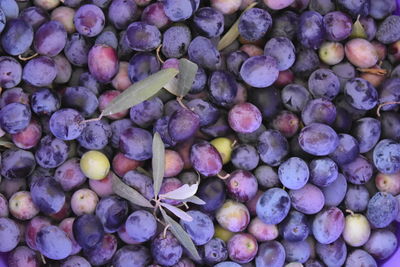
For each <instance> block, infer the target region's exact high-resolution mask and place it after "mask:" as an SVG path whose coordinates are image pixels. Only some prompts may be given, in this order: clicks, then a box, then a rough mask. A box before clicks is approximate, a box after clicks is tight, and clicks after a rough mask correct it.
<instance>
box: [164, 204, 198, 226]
mask: <svg viewBox="0 0 400 267" xmlns="http://www.w3.org/2000/svg"><path fill="white" fill-rule="evenodd" d="M160 205H161V206H163V207H164V208H166V209H168V210H169V211H170V212H172V213H173V214H175V215H176V216H177V217H178V218H180V219H182V220H184V221H187V222H191V221H193V218H192V216H190V215H189V214H187V213H186V212H184V211H183V210H181V209H179V208H177V207H175V206H172V205H170V204H167V203H163V202H161V203H160Z"/></svg>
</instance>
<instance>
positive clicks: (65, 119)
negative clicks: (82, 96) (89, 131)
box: [49, 108, 85, 140]
mask: <svg viewBox="0 0 400 267" xmlns="http://www.w3.org/2000/svg"><path fill="white" fill-rule="evenodd" d="M82 121H83V117H82V116H81V115H80V114H79V112H78V111H76V110H74V109H70V108H66V109H60V110H58V111H56V112H55V113H54V114H53V115H52V116H51V117H50V123H49V125H50V131H51V132H52V134H53V135H54V136H55V137H57V138H60V139H62V140H74V139H76V138H78V137H79V136H80V135H81V134H82V132H83V130H84V128H85V125H84V124H83V123H82Z"/></svg>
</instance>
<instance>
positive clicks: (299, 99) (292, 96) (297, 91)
mask: <svg viewBox="0 0 400 267" xmlns="http://www.w3.org/2000/svg"><path fill="white" fill-rule="evenodd" d="M281 94H282V102H283V105H284V106H285V107H286V108H287V109H288V110H290V111H293V112H301V111H302V110H304V108H305V106H306V104H307V102H308V101H309V100H311V95H310V93H309V91H308V90H307V89H306V88H305V87H303V86H302V85H300V84H294V83H292V84H288V85H286V86H285V87H284V88H283V89H282V91H281Z"/></svg>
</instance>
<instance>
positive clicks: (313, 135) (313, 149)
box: [299, 123, 339, 156]
mask: <svg viewBox="0 0 400 267" xmlns="http://www.w3.org/2000/svg"><path fill="white" fill-rule="evenodd" d="M299 144H300V147H301V148H302V149H303V150H304V151H306V152H307V153H310V154H312V155H315V156H324V155H328V154H330V153H332V152H333V151H335V149H336V147H337V146H338V144H339V137H338V135H337V134H336V132H335V131H334V130H333V129H332V128H331V127H329V126H328V125H325V124H321V123H311V124H310V125H308V126H306V127H304V128H303V129H302V130H301V132H300V135H299Z"/></svg>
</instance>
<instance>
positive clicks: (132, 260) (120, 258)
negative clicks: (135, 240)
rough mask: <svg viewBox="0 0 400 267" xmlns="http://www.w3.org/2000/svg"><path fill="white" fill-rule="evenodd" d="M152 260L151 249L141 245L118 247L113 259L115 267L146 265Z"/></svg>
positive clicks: (143, 266)
mask: <svg viewBox="0 0 400 267" xmlns="http://www.w3.org/2000/svg"><path fill="white" fill-rule="evenodd" d="M150 262H151V258H150V251H149V250H148V248H146V247H144V246H140V245H128V246H124V247H122V248H120V249H118V250H117V252H116V253H115V255H114V257H113V261H112V263H113V266H115V267H124V266H129V265H130V264H132V265H133V266H138V267H145V266H147V265H148V264H149V263H150Z"/></svg>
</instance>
